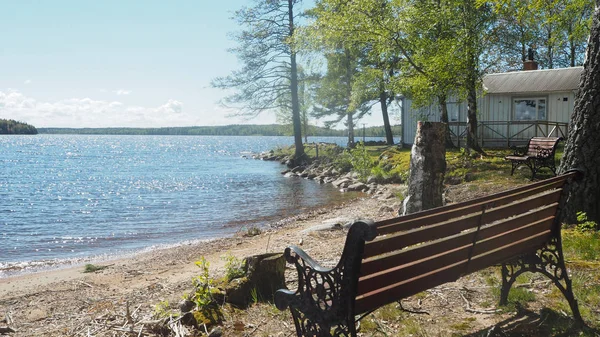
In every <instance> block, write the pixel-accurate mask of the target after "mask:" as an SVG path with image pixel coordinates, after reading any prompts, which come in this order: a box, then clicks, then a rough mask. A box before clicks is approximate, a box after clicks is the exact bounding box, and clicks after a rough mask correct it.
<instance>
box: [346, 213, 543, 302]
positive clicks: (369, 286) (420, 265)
mask: <svg viewBox="0 0 600 337" xmlns="http://www.w3.org/2000/svg"><path fill="white" fill-rule="evenodd" d="M521 223H522V224H523V225H522V227H518V228H515V229H512V230H504V231H501V232H500V233H499V234H497V235H495V236H492V237H488V238H486V239H485V240H484V241H478V242H477V243H476V244H475V245H473V244H471V243H468V244H466V245H462V246H459V247H455V248H452V249H450V250H448V251H446V252H443V253H440V254H435V255H431V256H428V257H427V258H424V259H421V260H416V261H413V262H410V263H406V264H404V265H399V266H395V267H393V268H390V269H388V270H385V271H382V272H378V273H375V274H371V275H363V276H361V277H360V278H359V282H358V290H357V295H362V294H366V293H369V292H371V291H373V290H375V289H379V288H385V287H387V286H389V285H392V284H396V283H399V282H401V281H403V280H407V279H413V278H415V277H418V276H419V275H421V274H425V273H427V272H428V271H430V270H436V269H440V268H442V267H444V266H447V265H453V264H455V263H457V262H460V261H463V260H466V259H468V258H469V255H471V257H472V258H473V259H476V258H477V256H478V255H480V254H484V253H486V252H487V251H490V250H494V249H497V248H500V247H503V246H505V245H507V244H510V243H512V242H518V241H520V240H523V239H527V238H529V237H531V236H534V235H535V234H537V233H540V232H543V231H546V230H550V229H551V227H552V224H553V223H554V216H550V217H547V218H545V219H542V220H539V221H536V222H533V223H529V224H527V223H523V222H521ZM497 227H506V226H504V224H501V225H499V226H497ZM475 234H476V233H475V232H472V233H468V234H466V235H463V236H464V237H466V238H470V239H471V242H472V241H473V236H474V235H475ZM477 234H479V233H477ZM464 272H465V273H466V272H467V270H466V269H465V271H464ZM361 274H362V273H361Z"/></svg>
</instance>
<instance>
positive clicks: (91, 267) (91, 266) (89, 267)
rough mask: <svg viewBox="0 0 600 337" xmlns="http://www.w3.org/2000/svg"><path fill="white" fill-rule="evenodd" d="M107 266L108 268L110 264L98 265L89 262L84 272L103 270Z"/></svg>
mask: <svg viewBox="0 0 600 337" xmlns="http://www.w3.org/2000/svg"><path fill="white" fill-rule="evenodd" d="M106 268H108V266H97V265H95V264H91V263H88V264H86V265H85V267H84V268H83V272H84V273H95V272H97V271H100V270H103V269H106Z"/></svg>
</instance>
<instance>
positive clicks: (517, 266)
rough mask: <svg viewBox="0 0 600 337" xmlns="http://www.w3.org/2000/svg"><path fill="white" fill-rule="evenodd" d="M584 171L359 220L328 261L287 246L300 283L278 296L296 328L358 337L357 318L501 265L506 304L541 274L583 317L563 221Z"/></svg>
mask: <svg viewBox="0 0 600 337" xmlns="http://www.w3.org/2000/svg"><path fill="white" fill-rule="evenodd" d="M579 175H580V173H579V172H578V171H570V172H568V173H567V174H564V175H560V176H557V177H554V178H550V179H547V180H543V181H539V182H536V183H533V184H530V185H527V186H524V187H520V188H516V189H513V190H510V191H506V192H502V193H497V194H493V195H490V196H486V197H482V198H478V199H475V200H471V201H468V202H462V203H458V204H453V205H448V206H443V207H439V208H435V209H431V210H427V211H423V212H419V213H415V214H411V215H407V216H402V217H397V218H392V219H387V220H383V221H379V222H371V221H359V222H355V223H354V224H353V225H352V226H351V227H350V229H349V232H348V234H347V237H346V243H345V246H344V250H343V253H342V256H341V258H340V260H339V262H338V264H337V265H336V266H335V267H333V268H331V269H329V268H323V267H321V266H319V264H317V262H315V261H314V260H313V259H312V258H311V257H310V256H308V255H307V254H306V253H305V252H304V251H302V249H300V248H299V247H295V246H291V247H288V248H286V250H285V253H284V255H285V257H286V260H287V261H288V262H289V263H291V264H293V265H295V267H296V270H297V272H298V288H297V289H296V290H295V291H291V290H287V289H280V290H278V291H277V292H276V294H275V304H276V305H277V308H279V309H280V310H285V309H286V308H290V310H291V312H292V316H293V319H294V324H295V326H296V332H297V334H298V336H328V337H329V336H356V327H355V322H356V321H358V320H359V319H360V318H362V317H364V316H365V315H366V314H368V313H371V312H372V311H374V310H376V309H377V308H379V307H381V306H384V305H386V304H389V303H393V302H396V301H399V300H400V299H402V298H405V297H408V296H411V295H414V294H417V293H419V292H421V291H424V290H427V289H430V288H433V287H436V286H438V285H441V284H443V283H446V282H451V281H455V280H457V279H458V278H460V277H461V276H464V275H467V274H469V273H473V272H475V271H478V270H481V269H484V268H487V267H490V266H493V265H499V264H500V265H501V266H502V267H501V271H502V288H501V295H500V304H506V302H507V299H508V293H509V290H510V287H511V285H512V284H513V283H514V282H515V279H516V278H517V276H519V275H520V274H521V273H523V272H527V271H529V272H540V273H542V274H544V275H546V276H548V277H549V278H550V279H551V280H552V281H553V282H554V284H555V285H556V286H557V287H558V289H560V291H561V292H562V293H563V295H564V296H565V298H566V299H567V301H568V302H569V305H570V306H571V310H572V312H573V316H574V318H575V320H576V321H577V322H579V323H582V322H583V321H582V319H581V315H580V313H579V309H578V306H577V301H576V300H575V297H574V296H573V292H572V289H571V281H570V280H569V277H568V273H567V270H566V268H565V263H564V259H563V253H562V246H561V234H560V226H561V224H560V222H559V221H558V213H559V212H560V209H561V206H560V203H561V202H562V201H561V200H564V198H561V195H562V193H563V190H564V189H565V188H566V187H567V186H568V181H570V179H573V178H575V177H576V176H579ZM357 315H362V317H360V318H358V319H357ZM332 329H334V330H332ZM331 331H334V332H333V334H332V332H331Z"/></svg>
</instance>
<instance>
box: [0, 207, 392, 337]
mask: <svg viewBox="0 0 600 337" xmlns="http://www.w3.org/2000/svg"><path fill="white" fill-rule="evenodd" d="M388 198H389V195H388ZM394 203H397V200H396V199H395V198H389V199H383V198H381V197H379V198H378V197H370V196H365V197H364V198H360V199H357V200H354V201H351V202H348V203H346V204H342V205H339V206H334V207H331V208H329V209H324V208H323V209H317V210H313V211H310V212H308V213H305V214H301V215H299V216H296V217H293V218H287V219H282V220H281V221H279V222H277V223H274V224H272V225H271V229H268V230H265V231H263V233H261V234H260V235H257V236H253V237H244V236H242V235H238V236H235V237H231V238H223V239H217V240H213V241H210V242H203V243H196V244H184V245H180V246H177V247H172V248H165V249H159V250H153V251H150V252H145V253H141V254H138V255H135V256H133V257H130V258H122V259H117V260H113V261H106V262H102V263H99V264H98V265H105V266H108V267H107V268H106V269H103V270H101V271H98V272H94V273H83V270H84V267H83V266H76V267H70V268H66V269H60V270H52V271H44V272H38V273H30V274H24V275H19V276H13V277H8V278H3V279H0V309H1V311H0V318H2V319H3V323H0V326H6V325H8V326H9V327H11V329H14V330H15V332H10V333H9V335H10V336H113V335H119V333H118V332H119V331H120V330H119V327H118V326H113V325H111V324H108V323H106V324H99V323H98V322H103V321H102V319H101V318H102V317H109V316H114V315H116V316H119V315H127V312H129V313H130V314H129V315H131V316H133V317H135V320H136V321H138V322H143V321H150V320H151V319H152V313H153V311H154V308H155V305H156V304H157V303H159V302H160V301H165V300H166V301H169V303H177V302H179V301H180V300H181V297H182V295H183V294H184V293H186V292H189V291H190V290H191V289H192V286H191V279H192V277H194V276H196V275H197V274H198V267H197V266H196V265H195V264H194V262H195V261H197V260H198V259H199V258H200V257H202V256H204V257H205V258H206V259H207V261H209V262H210V273H211V276H215V277H218V276H220V275H222V273H223V266H224V264H225V261H224V260H223V256H224V255H226V254H232V255H234V256H236V257H238V258H243V257H245V256H251V255H255V254H259V253H264V252H283V250H284V249H285V247H287V246H289V245H298V244H301V245H302V247H303V248H304V249H305V250H306V251H307V252H308V253H309V254H311V256H313V257H314V258H315V259H317V260H318V261H319V262H321V263H323V264H325V265H332V264H335V263H336V262H337V258H338V257H339V254H340V252H341V248H342V245H343V241H344V237H345V231H344V230H342V229H340V228H339V227H336V228H337V229H335V228H329V227H334V226H333V224H336V223H338V224H345V223H348V222H350V221H352V220H355V219H365V218H368V219H380V218H384V217H391V216H393V212H392V211H391V209H392V208H394V207H397V206H398V205H394ZM384 205H387V206H390V207H389V208H382V206H384ZM396 211H397V209H396ZM323 225H328V226H323ZM323 227H327V228H329V229H323ZM99 318H100V319H99Z"/></svg>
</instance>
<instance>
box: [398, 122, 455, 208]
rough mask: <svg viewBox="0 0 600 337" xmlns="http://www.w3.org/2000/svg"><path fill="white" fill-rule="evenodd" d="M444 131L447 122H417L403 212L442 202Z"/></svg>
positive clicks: (444, 161) (439, 204)
mask: <svg viewBox="0 0 600 337" xmlns="http://www.w3.org/2000/svg"><path fill="white" fill-rule="evenodd" d="M445 133H446V126H445V125H444V124H442V123H432V122H417V133H416V135H415V141H414V144H413V147H412V150H411V153H410V173H409V177H408V196H407V197H406V199H404V213H403V214H404V215H406V214H411V213H415V212H419V211H424V210H427V209H430V208H434V207H440V206H443V198H442V192H443V190H444V174H445V172H446V147H445V146H444V140H445V139H446V135H445Z"/></svg>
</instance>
